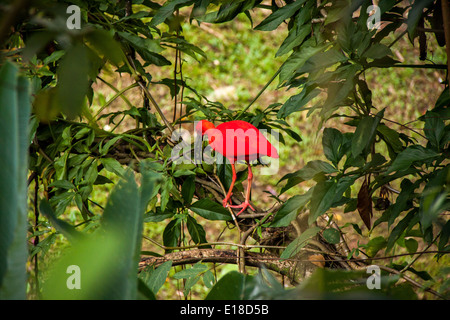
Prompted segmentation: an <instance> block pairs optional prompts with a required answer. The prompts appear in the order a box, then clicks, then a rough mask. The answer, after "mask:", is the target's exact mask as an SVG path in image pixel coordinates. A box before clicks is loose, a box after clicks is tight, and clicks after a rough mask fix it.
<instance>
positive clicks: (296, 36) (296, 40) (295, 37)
mask: <svg viewBox="0 0 450 320" xmlns="http://www.w3.org/2000/svg"><path fill="white" fill-rule="evenodd" d="M309 34H311V24H310V23H308V24H305V25H302V26H300V27H299V28H297V27H293V28H292V29H291V30H290V31H289V34H288V36H287V37H286V39H284V41H283V43H282V44H281V46H280V48H279V49H278V51H277V53H276V54H275V57H279V56H282V55H284V54H286V53H288V52H289V51H291V50H292V49H293V48H295V47H296V46H298V45H300V44H301V43H302V42H303V40H305V38H306V37H307V36H308V35H309Z"/></svg>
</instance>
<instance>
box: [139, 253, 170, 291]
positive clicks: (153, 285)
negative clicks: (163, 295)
mask: <svg viewBox="0 0 450 320" xmlns="http://www.w3.org/2000/svg"><path fill="white" fill-rule="evenodd" d="M170 268H172V261H171V260H169V261H166V262H164V263H163V264H161V265H160V266H159V267H158V268H156V269H155V270H153V268H148V269H145V270H144V271H143V272H142V273H141V274H140V278H141V279H142V280H143V281H144V283H145V284H146V285H147V286H148V288H149V289H150V290H151V291H152V292H153V294H157V293H158V291H159V289H161V287H162V286H163V285H164V283H165V282H166V279H167V276H168V275H169V271H170Z"/></svg>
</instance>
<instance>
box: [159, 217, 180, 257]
mask: <svg viewBox="0 0 450 320" xmlns="http://www.w3.org/2000/svg"><path fill="white" fill-rule="evenodd" d="M180 228H181V219H178V218H175V219H173V220H172V221H170V222H169V223H168V224H167V226H166V227H165V228H164V232H163V243H164V246H166V247H176V246H177V245H178V239H179V238H180V236H181V229H180ZM171 251H172V249H167V250H166V252H171Z"/></svg>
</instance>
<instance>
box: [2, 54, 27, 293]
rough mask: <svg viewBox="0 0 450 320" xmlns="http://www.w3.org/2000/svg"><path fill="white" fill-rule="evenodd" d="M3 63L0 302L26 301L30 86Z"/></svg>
mask: <svg viewBox="0 0 450 320" xmlns="http://www.w3.org/2000/svg"><path fill="white" fill-rule="evenodd" d="M18 71H19V70H18V67H17V66H16V65H15V64H13V63H11V62H9V61H6V62H4V63H3V65H2V66H1V68H0V79H1V82H2V84H1V85H0V114H1V116H0V137H1V138H0V149H1V150H4V151H5V152H4V154H3V155H2V156H1V157H0V299H25V298H26V281H27V280H26V279H27V276H26V261H27V254H28V249H27V242H26V241H27V240H26V239H27V169H28V156H27V154H28V147H29V142H30V141H29V140H28V131H29V130H28V121H29V119H30V109H31V106H30V91H29V90H30V85H29V83H28V81H27V80H26V79H25V78H22V77H19V76H18Z"/></svg>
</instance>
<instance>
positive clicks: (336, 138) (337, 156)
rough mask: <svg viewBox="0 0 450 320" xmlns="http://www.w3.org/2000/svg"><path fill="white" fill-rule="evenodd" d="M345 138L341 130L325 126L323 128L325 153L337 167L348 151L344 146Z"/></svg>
mask: <svg viewBox="0 0 450 320" xmlns="http://www.w3.org/2000/svg"><path fill="white" fill-rule="evenodd" d="M343 140H344V138H343V135H342V133H341V132H340V131H339V130H337V129H335V128H325V129H324V130H323V137H322V147H323V153H324V154H325V157H326V158H327V159H328V160H330V161H331V162H332V163H333V164H334V166H335V167H336V168H337V165H338V163H339V161H340V160H341V158H342V157H343V156H344V154H345V151H346V150H343V148H342V144H343Z"/></svg>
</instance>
